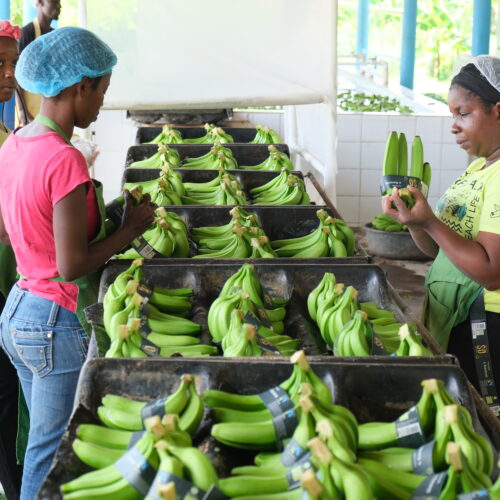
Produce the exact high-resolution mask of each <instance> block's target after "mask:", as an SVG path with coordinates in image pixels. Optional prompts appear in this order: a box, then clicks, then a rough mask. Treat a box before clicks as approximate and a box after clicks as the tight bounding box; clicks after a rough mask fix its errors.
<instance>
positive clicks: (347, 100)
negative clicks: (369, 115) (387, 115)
mask: <svg viewBox="0 0 500 500" xmlns="http://www.w3.org/2000/svg"><path fill="white" fill-rule="evenodd" d="M337 106H338V108H339V109H341V110H342V111H356V112H362V113H363V112H387V111H394V112H396V113H413V110H412V109H411V108H409V107H408V106H404V105H403V104H401V103H400V102H399V101H398V100H397V99H394V98H391V97H387V96H384V95H379V94H367V93H365V92H356V91H353V90H346V91H345V92H340V93H338V94H337Z"/></svg>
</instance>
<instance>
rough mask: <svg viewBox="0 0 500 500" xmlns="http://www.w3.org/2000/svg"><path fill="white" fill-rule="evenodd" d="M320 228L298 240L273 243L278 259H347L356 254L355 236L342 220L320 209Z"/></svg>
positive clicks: (318, 215) (291, 239)
mask: <svg viewBox="0 0 500 500" xmlns="http://www.w3.org/2000/svg"><path fill="white" fill-rule="evenodd" d="M316 215H317V217H318V219H319V225H318V227H317V228H316V229H315V230H314V231H313V232H312V233H310V234H307V235H305V236H300V237H298V238H289V239H285V240H275V241H271V247H272V248H273V249H274V251H275V252H276V255H277V256H278V257H297V258H318V257H347V256H351V255H353V254H354V249H355V242H356V240H355V236H354V233H353V231H352V229H351V228H350V227H348V226H347V225H346V224H345V222H344V221H343V220H341V219H335V218H334V217H331V216H329V215H328V213H327V212H326V211H325V210H323V209H320V210H318V211H317V212H316Z"/></svg>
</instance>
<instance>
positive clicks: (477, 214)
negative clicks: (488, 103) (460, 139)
mask: <svg viewBox="0 0 500 500" xmlns="http://www.w3.org/2000/svg"><path fill="white" fill-rule="evenodd" d="M485 162H486V159H485V158H478V159H477V160H475V161H473V162H472V163H471V164H470V165H469V167H468V168H467V170H466V171H465V172H464V173H463V174H462V175H461V176H460V177H459V178H458V179H457V180H456V181H455V182H454V183H453V184H452V185H451V186H450V187H449V188H448V189H447V191H446V192H445V193H444V194H443V196H442V197H441V199H440V200H439V202H438V204H437V206H436V216H437V217H438V218H439V219H440V220H441V221H443V222H444V223H445V224H446V225H447V226H448V227H450V228H451V229H453V231H455V232H456V233H458V234H459V235H460V236H462V237H464V238H467V239H469V240H475V239H476V237H477V233H478V232H479V231H484V232H488V233H494V234H500V160H499V161H497V162H495V163H493V164H492V165H490V166H489V167H488V168H485V169H484V170H483V169H482V168H483V165H484V164H485ZM484 304H485V309H486V310H487V311H492V312H496V313H500V290H495V291H488V290H485V291H484Z"/></svg>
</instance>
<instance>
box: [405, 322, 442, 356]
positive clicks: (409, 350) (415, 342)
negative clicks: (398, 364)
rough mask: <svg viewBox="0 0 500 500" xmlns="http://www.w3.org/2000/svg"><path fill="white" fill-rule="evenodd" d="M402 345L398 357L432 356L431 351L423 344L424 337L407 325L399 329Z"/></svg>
mask: <svg viewBox="0 0 500 500" xmlns="http://www.w3.org/2000/svg"><path fill="white" fill-rule="evenodd" d="M399 338H400V344H399V347H398V348H397V350H396V356H432V355H433V353H432V351H431V350H430V349H428V348H427V347H425V346H424V345H423V344H422V336H421V335H419V334H418V333H417V332H414V331H413V330H412V329H411V328H410V327H409V325H408V323H405V324H403V325H402V326H401V328H400V329H399Z"/></svg>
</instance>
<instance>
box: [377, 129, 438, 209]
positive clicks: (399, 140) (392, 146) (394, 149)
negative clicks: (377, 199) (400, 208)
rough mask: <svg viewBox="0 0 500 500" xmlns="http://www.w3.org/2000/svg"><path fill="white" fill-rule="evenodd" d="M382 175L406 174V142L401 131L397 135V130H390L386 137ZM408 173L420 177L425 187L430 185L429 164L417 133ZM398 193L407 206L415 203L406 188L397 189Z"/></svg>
mask: <svg viewBox="0 0 500 500" xmlns="http://www.w3.org/2000/svg"><path fill="white" fill-rule="evenodd" d="M382 175H383V176H386V175H400V176H407V175H408V144H407V142H406V137H405V135H404V134H403V133H402V132H401V133H400V134H399V135H398V133H397V132H395V131H392V132H391V133H390V134H389V137H388V138H387V142H386V146H385V153H384V162H383V166H382ZM409 175H410V177H415V178H417V179H420V180H421V181H422V182H423V183H424V184H426V185H427V187H430V183H431V166H430V164H429V163H428V162H424V148H423V145H422V140H421V139H420V137H419V136H418V135H417V136H415V138H414V139H413V144H412V148H411V167H410V174H409ZM391 191H392V190H391ZM386 194H390V193H389V191H386V192H385V193H384V196H385V195H386ZM399 195H400V197H401V199H402V200H403V201H404V202H405V204H406V206H407V207H408V208H412V207H413V205H415V199H414V198H413V195H412V194H411V191H409V190H408V189H407V188H401V189H399Z"/></svg>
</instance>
